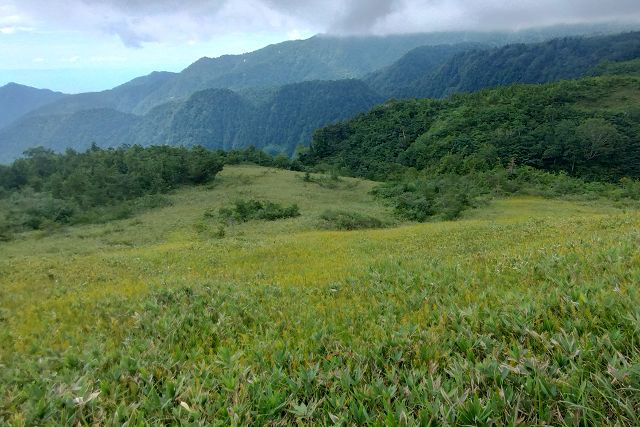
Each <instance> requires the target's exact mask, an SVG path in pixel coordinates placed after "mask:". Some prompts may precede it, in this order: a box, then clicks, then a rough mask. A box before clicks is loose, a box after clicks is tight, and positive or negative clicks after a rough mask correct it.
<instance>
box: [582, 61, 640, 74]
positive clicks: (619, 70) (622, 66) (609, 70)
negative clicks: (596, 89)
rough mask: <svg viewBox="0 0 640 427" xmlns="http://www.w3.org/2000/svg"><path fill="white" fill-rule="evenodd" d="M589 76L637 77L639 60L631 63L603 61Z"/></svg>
mask: <svg viewBox="0 0 640 427" xmlns="http://www.w3.org/2000/svg"><path fill="white" fill-rule="evenodd" d="M591 74H593V75H597V76H600V75H629V74H633V75H638V74H640V59H634V60H631V61H621V62H613V61H604V62H602V63H600V64H599V65H598V66H597V67H595V68H594V69H593V70H592V72H591Z"/></svg>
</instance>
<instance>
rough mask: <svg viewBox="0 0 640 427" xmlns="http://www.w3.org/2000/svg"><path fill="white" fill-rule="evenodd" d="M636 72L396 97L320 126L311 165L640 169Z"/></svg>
mask: <svg viewBox="0 0 640 427" xmlns="http://www.w3.org/2000/svg"><path fill="white" fill-rule="evenodd" d="M639 95H640V80H638V79H637V78H636V77H598V78H587V79H582V80H578V81H567V82H560V83H555V84H548V85H529V86H525V85H518V86H511V87H506V88H499V89H493V90H485V91H482V92H479V93H474V94H468V95H457V96H454V97H451V98H449V99H446V100H440V101H439V100H419V101H418V100H409V101H400V102H397V101H396V102H389V103H386V104H385V105H383V106H380V107H376V108H375V109H373V110H372V111H371V112H369V113H367V114H363V115H359V116H358V117H356V118H354V119H353V120H351V121H349V122H344V123H339V124H336V125H332V126H328V127H325V128H323V129H320V130H318V131H317V132H316V133H315V135H314V139H313V142H312V145H311V148H310V150H309V152H308V153H305V154H303V155H302V156H301V160H302V162H303V163H305V164H307V165H318V164H330V165H333V166H335V167H338V168H340V169H341V170H345V171H347V172H348V173H349V174H351V175H355V176H362V177H366V178H371V179H377V180H388V179H389V178H394V177H400V176H402V174H403V173H404V171H405V170H406V169H407V168H416V169H418V170H429V171H431V172H437V173H455V174H465V173H468V172H471V171H478V170H489V169H492V168H493V167H495V166H497V165H502V166H505V167H506V166H507V164H508V163H509V162H514V164H516V165H527V166H533V167H536V168H540V169H544V170H548V171H554V172H560V171H565V172H567V173H569V174H571V175H575V176H579V177H582V178H585V179H590V180H605V181H616V180H618V179H620V178H622V177H624V176H627V177H630V178H634V179H638V178H640V166H639V165H640V139H639V137H638V135H640V114H638V112H637V111H636V110H637V107H635V101H634V100H635V99H637V97H638V96H639Z"/></svg>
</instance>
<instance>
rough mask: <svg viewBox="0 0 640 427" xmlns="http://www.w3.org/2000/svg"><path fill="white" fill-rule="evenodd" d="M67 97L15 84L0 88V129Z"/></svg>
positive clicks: (58, 93)
mask: <svg viewBox="0 0 640 427" xmlns="http://www.w3.org/2000/svg"><path fill="white" fill-rule="evenodd" d="M66 96H67V95H65V94H63V93H60V92H53V91H50V90H47V89H35V88H32V87H29V86H23V85H19V84H15V83H9V84H8V85H5V86H2V87H0V128H2V127H4V126H6V125H8V124H9V123H11V122H13V121H15V120H17V119H18V118H20V117H22V116H23V115H25V114H27V113H28V112H30V111H33V110H36V109H38V108H40V107H42V106H43V105H46V104H49V103H52V102H54V101H57V100H60V99H62V98H64V97H66Z"/></svg>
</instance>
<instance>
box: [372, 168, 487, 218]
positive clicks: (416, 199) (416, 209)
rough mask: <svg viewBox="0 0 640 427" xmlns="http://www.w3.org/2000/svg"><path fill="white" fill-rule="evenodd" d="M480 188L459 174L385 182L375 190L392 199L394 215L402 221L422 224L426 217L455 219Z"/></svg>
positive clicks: (479, 191) (470, 202) (380, 194)
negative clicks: (402, 181)
mask: <svg viewBox="0 0 640 427" xmlns="http://www.w3.org/2000/svg"><path fill="white" fill-rule="evenodd" d="M482 190H484V189H483V188H477V187H476V186H474V183H473V180H472V179H470V177H466V176H460V175H441V176H430V177H426V178H422V179H417V180H414V181H410V182H406V183H389V184H386V185H382V186H380V187H378V188H377V189H376V190H375V193H376V194H377V195H379V196H381V197H384V198H388V199H391V200H393V204H394V206H395V209H396V212H397V213H398V215H400V216H401V217H403V218H405V219H409V220H412V221H426V220H427V219H428V218H430V217H438V218H440V219H444V220H452V219H456V218H458V217H459V216H460V214H461V213H462V212H463V211H464V210H465V209H467V208H469V207H471V206H472V201H473V200H474V199H475V197H477V196H478V195H479V194H480V193H481V192H482Z"/></svg>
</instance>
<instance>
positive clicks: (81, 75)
mask: <svg viewBox="0 0 640 427" xmlns="http://www.w3.org/2000/svg"><path fill="white" fill-rule="evenodd" d="M602 21H621V22H640V1H639V0H607V1H602V0H518V1H512V0H350V1H349V0H305V1H300V0H0V58H2V60H1V61H0V85H3V84H5V83H8V82H10V81H14V82H17V83H22V84H27V85H30V86H35V87H46V88H50V89H54V90H60V91H64V92H68V93H77V92H83V91H90V90H104V89H108V88H112V87H114V86H116V85H118V84H121V83H124V82H126V81H128V80H130V79H132V78H134V77H137V76H140V75H144V74H148V73H150V72H152V71H180V70H182V69H184V68H185V67H187V66H188V65H189V64H191V63H193V62H194V61H196V60H197V59H198V58H201V57H203V56H209V57H216V56H220V55H223V54H237V53H243V52H249V51H252V50H255V49H258V48H260V47H263V46H266V45H268V44H272V43H277V42H281V41H285V40H291V39H299V38H306V37H310V36H312V35H313V34H316V33H333V34H389V33H401V32H405V33H406V32H426V31H443V30H464V29H469V30H483V29H487V30H490V29H491V30H492V29H521V28H526V27H532V26H543V25H552V24H558V23H578V22H602Z"/></svg>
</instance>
